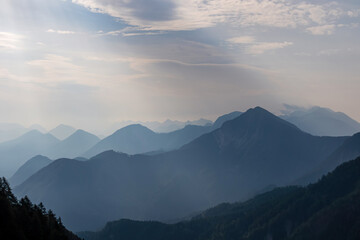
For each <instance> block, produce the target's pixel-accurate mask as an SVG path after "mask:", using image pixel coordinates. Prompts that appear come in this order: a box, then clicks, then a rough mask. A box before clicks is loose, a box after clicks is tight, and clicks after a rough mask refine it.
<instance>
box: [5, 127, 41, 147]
mask: <svg viewBox="0 0 360 240" xmlns="http://www.w3.org/2000/svg"><path fill="white" fill-rule="evenodd" d="M31 130H38V131H40V132H42V133H44V132H46V130H45V129H44V128H43V127H42V126H40V125H32V126H31V127H29V128H26V127H24V126H22V125H20V124H17V123H0V143H2V142H6V141H10V140H14V139H16V138H18V137H20V136H21V135H23V134H25V133H27V132H29V131H31Z"/></svg>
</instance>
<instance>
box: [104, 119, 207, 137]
mask: <svg viewBox="0 0 360 240" xmlns="http://www.w3.org/2000/svg"><path fill="white" fill-rule="evenodd" d="M135 124H140V125H142V126H144V127H147V128H149V129H151V130H152V131H154V132H157V133H168V132H173V131H176V130H180V129H182V128H184V127H186V126H187V125H196V126H211V125H212V124H213V122H212V121H210V120H207V119H204V118H201V119H198V120H195V121H185V122H184V121H177V120H170V119H168V120H166V121H164V122H157V121H152V122H151V121H147V122H143V121H123V122H118V123H115V124H113V125H112V127H111V128H110V129H108V130H107V132H109V133H113V132H115V131H116V130H118V129H121V128H124V127H126V126H129V125H135Z"/></svg>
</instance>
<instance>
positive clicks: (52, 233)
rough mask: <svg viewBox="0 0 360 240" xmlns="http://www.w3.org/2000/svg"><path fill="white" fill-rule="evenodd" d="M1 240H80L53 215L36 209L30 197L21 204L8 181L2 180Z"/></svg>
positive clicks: (42, 209)
mask: <svg viewBox="0 0 360 240" xmlns="http://www.w3.org/2000/svg"><path fill="white" fill-rule="evenodd" d="M0 212H1V214H0V239H21V240H49V239H52V240H79V238H78V237H77V236H75V235H74V234H73V233H71V232H69V231H68V230H66V229H65V227H64V226H63V225H62V223H61V220H60V219H57V218H56V217H55V215H54V213H53V212H52V211H50V210H49V211H48V212H46V209H45V208H44V206H43V205H42V204H40V205H33V204H32V203H31V202H30V201H29V199H28V198H27V197H25V198H23V199H21V200H20V201H18V200H17V199H16V198H15V197H14V195H13V194H12V192H11V189H10V187H9V184H8V183H7V182H6V180H5V178H1V179H0Z"/></svg>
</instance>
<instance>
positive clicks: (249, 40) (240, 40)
mask: <svg viewBox="0 0 360 240" xmlns="http://www.w3.org/2000/svg"><path fill="white" fill-rule="evenodd" d="M227 41H228V42H230V43H234V44H249V43H253V42H255V38H254V37H252V36H242V37H234V38H230V39H228V40H227Z"/></svg>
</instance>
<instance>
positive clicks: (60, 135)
mask: <svg viewBox="0 0 360 240" xmlns="http://www.w3.org/2000/svg"><path fill="white" fill-rule="evenodd" d="M75 131H76V129H75V128H73V127H71V126H68V125H64V124H60V125H59V126H57V127H56V128H54V129H52V130H50V131H49V133H50V134H51V135H53V136H54V137H56V138H57V139H59V140H64V139H65V138H68V137H69V136H70V135H72V134H73V133H74V132H75Z"/></svg>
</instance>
